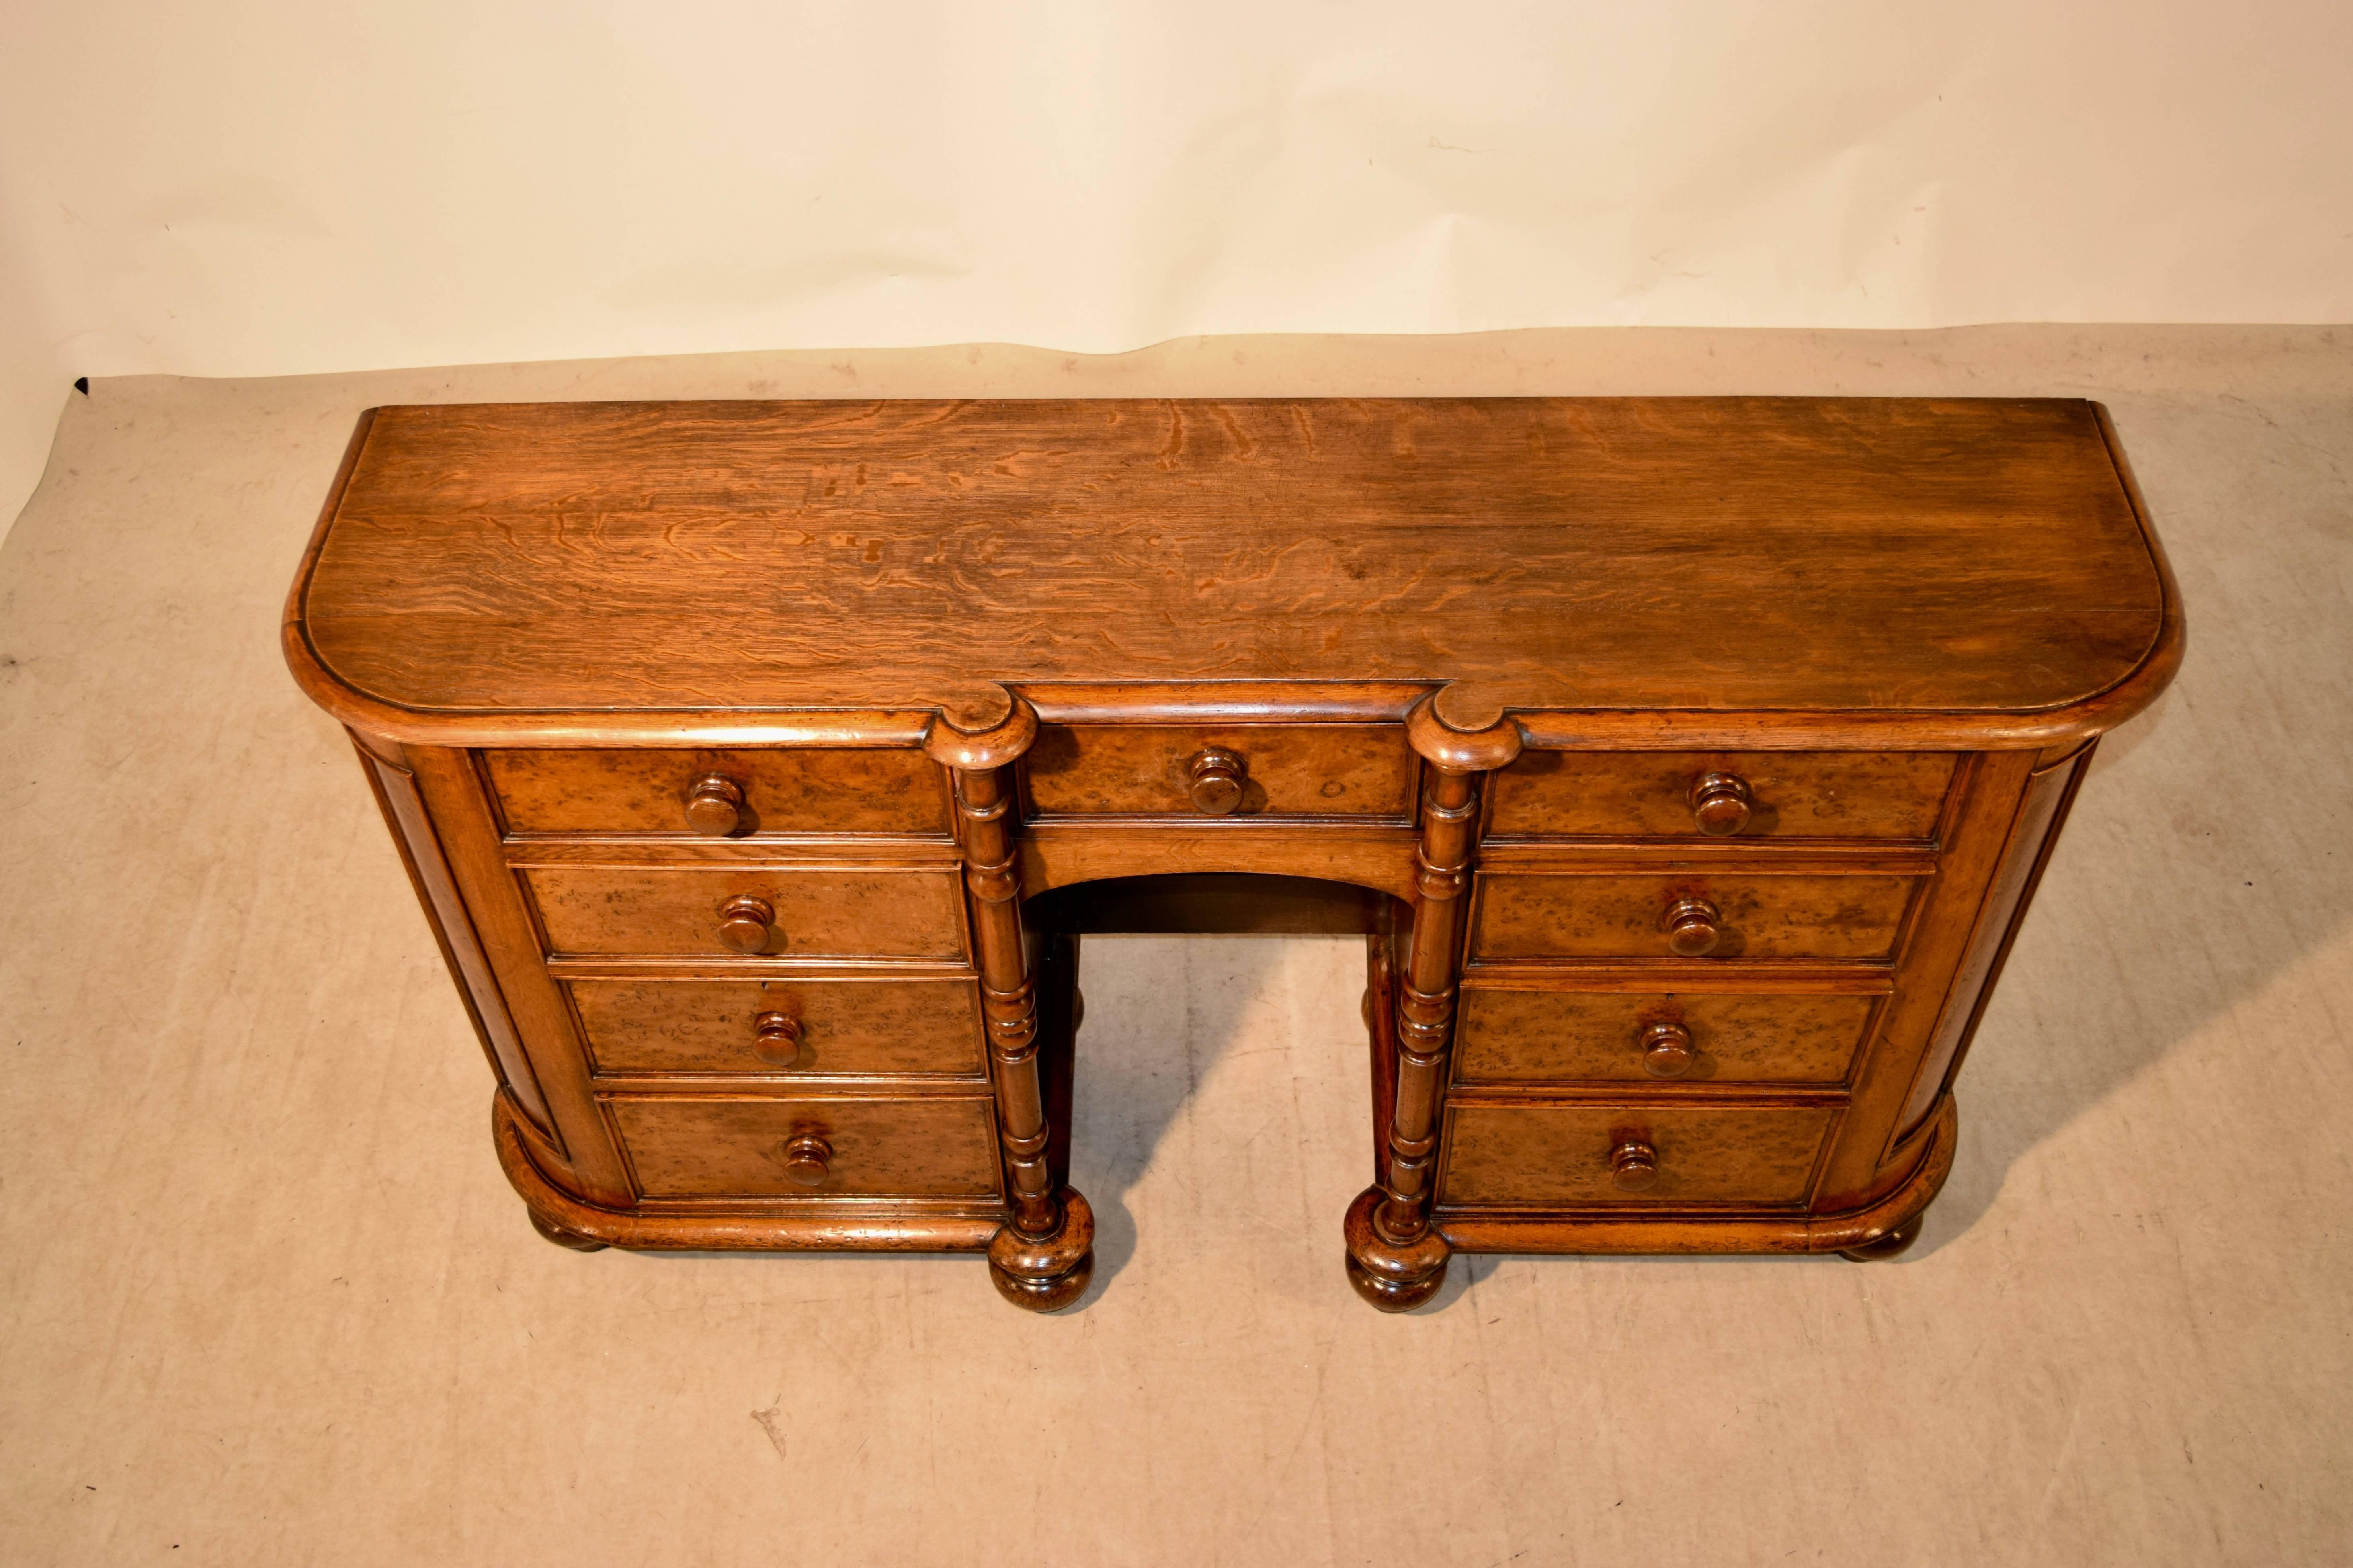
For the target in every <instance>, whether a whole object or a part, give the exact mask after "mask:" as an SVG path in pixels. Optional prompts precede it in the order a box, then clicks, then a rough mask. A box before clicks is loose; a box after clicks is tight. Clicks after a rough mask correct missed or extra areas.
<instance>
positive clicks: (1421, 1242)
mask: <svg viewBox="0 0 2353 1568" xmlns="http://www.w3.org/2000/svg"><path fill="white" fill-rule="evenodd" d="M1386 1196H1387V1194H1384V1193H1383V1192H1382V1191H1381V1189H1380V1188H1378V1187H1367V1188H1366V1189H1365V1190H1364V1191H1363V1192H1361V1193H1359V1194H1356V1202H1354V1203H1352V1204H1350V1205H1348V1215H1347V1218H1346V1219H1345V1220H1343V1221H1342V1222H1341V1234H1342V1236H1343V1237H1345V1239H1346V1242H1347V1248H1348V1250H1347V1267H1348V1283H1349V1284H1350V1285H1353V1286H1355V1287H1356V1294H1357V1295H1359V1296H1362V1297H1363V1298H1364V1299H1365V1300H1367V1301H1369V1302H1371V1303H1372V1304H1373V1305H1374V1306H1376V1307H1377V1308H1379V1309H1380V1310H1382V1311H1384V1312H1409V1311H1411V1310H1413V1309H1414V1308H1416V1307H1419V1306H1420V1305H1421V1304H1422V1303H1423V1302H1424V1301H1427V1300H1430V1298H1431V1297H1432V1296H1435V1295H1437V1294H1438V1288H1439V1287H1440V1286H1441V1285H1443V1284H1445V1283H1446V1260H1447V1259H1448V1258H1451V1257H1452V1256H1453V1250H1454V1249H1453V1248H1451V1247H1448V1246H1447V1245H1446V1242H1445V1239H1444V1238H1443V1237H1440V1235H1439V1234H1438V1232H1436V1231H1435V1230H1425V1231H1423V1232H1422V1233H1421V1235H1420V1236H1419V1237H1415V1238H1414V1239H1413V1240H1411V1241H1409V1242H1403V1243H1399V1242H1394V1241H1391V1240H1389V1239H1388V1237H1385V1236H1383V1235H1382V1234H1381V1233H1380V1230H1379V1228H1378V1227H1377V1226H1375V1225H1374V1224H1373V1215H1374V1213H1375V1211H1377V1209H1378V1208H1379V1207H1380V1205H1381V1204H1382V1202H1383V1201H1384V1200H1385V1198H1386Z"/></svg>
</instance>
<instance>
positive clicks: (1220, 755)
mask: <svg viewBox="0 0 2353 1568" xmlns="http://www.w3.org/2000/svg"><path fill="white" fill-rule="evenodd" d="M1185 772H1186V774H1187V777H1188V778H1189V779H1190V780H1191V783H1190V784H1188V785H1187V792H1188V793H1189V794H1190V795H1192V797H1193V809H1194V810H1196V811H1205V812H1208V814H1209V815H1210V816H1227V815H1228V814H1229V813H1230V812H1232V810H1233V809H1234V807H1236V806H1238V805H1241V803H1242V780H1243V778H1244V777H1245V776H1247V770H1246V764H1245V763H1243V762H1242V758H1241V753H1240V752H1229V751H1228V750H1226V749H1225V748H1224V747H1223V746H1204V747H1202V748H1201V749H1200V750H1199V751H1198V752H1194V753H1193V755H1192V759H1191V760H1190V761H1188V762H1187V763H1186V764H1185Z"/></svg>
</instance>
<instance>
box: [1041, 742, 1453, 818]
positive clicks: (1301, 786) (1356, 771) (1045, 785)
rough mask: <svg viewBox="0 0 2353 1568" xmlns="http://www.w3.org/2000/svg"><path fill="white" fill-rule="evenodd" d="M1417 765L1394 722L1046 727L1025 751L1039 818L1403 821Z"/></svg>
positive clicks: (1408, 809) (1409, 812)
mask: <svg viewBox="0 0 2353 1568" xmlns="http://www.w3.org/2000/svg"><path fill="white" fill-rule="evenodd" d="M1416 768H1417V763H1416V759H1415V757H1414V754H1413V752H1412V750H1411V749H1410V748H1409V747H1408V746H1407V745H1406V741H1405V731H1404V730H1403V729H1402V728H1401V727H1400V726H1398V725H1394V724H1244V725H1234V726H1229V727H1227V728H1223V729H1210V728H1195V727H1189V726H1181V725H1167V726H1164V725H1144V724H1137V725H1124V724H1076V725H1066V724H1048V725H1046V726H1044V727H1043V728H1042V729H1040V730H1039V732H1038V740H1037V742H1036V743H1035V744H1034V745H1032V746H1031V747H1030V749H1029V799H1030V804H1031V805H1034V806H1035V807H1036V808H1037V811H1038V814H1039V816H1345V817H1357V818H1365V817H1371V818H1382V817H1387V818H1393V819H1396V820H1398V821H1403V820H1405V819H1406V818H1408V817H1409V816H1411V815H1412V812H1413V785H1414V779H1415V777H1416Z"/></svg>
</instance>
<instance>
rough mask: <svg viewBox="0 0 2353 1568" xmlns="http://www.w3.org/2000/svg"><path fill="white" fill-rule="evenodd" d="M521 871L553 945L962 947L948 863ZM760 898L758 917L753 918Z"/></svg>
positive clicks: (954, 953)
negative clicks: (900, 867) (821, 867)
mask: <svg viewBox="0 0 2353 1568" xmlns="http://www.w3.org/2000/svg"><path fill="white" fill-rule="evenodd" d="M521 875H522V879H523V881H524V884H525V885H526V886H528V887H529V888H530V889H531V896H532V900H533V903H535V904H536V905H537V906H538V908H539V918H540V923H541V924H542V925H543V927H544V928H545V929H546V931H547V945H548V951H549V952H554V953H576V954H583V955H596V954H616V955H618V954H638V955H643V956H649V957H676V958H698V959H701V958H724V957H727V956H729V955H730V954H740V955H744V956H752V957H762V956H765V957H785V958H931V959H945V960H951V961H955V962H958V963H961V962H962V961H963V959H964V956H965V938H964V897H963V889H962V885H961V879H960V873H958V872H957V871H956V870H955V869H954V868H944V867H925V868H920V869H913V870H887V869H877V868H862V867H861V868H843V869H828V870H806V871H804V870H786V869H781V868H774V867H759V866H753V867H677V868H671V867H659V868H653V867H649V868H633V867H615V866H531V867H526V868H523V869H522V873H521ZM738 900H746V901H747V902H745V903H742V904H739V903H738ZM763 910H765V913H766V914H767V916H768V917H769V918H767V919H765V920H761V919H758V918H757V917H758V915H759V914H760V913H761V912H762V911H763ZM731 938H732V939H733V940H731Z"/></svg>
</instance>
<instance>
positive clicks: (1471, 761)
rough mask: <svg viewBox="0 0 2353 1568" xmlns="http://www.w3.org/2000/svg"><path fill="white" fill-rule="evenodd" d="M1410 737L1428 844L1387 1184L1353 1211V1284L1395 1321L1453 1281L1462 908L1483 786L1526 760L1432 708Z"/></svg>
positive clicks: (1421, 710) (1497, 731) (1402, 1024)
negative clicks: (1448, 1232) (1453, 1057)
mask: <svg viewBox="0 0 2353 1568" xmlns="http://www.w3.org/2000/svg"><path fill="white" fill-rule="evenodd" d="M1406 734H1407V737H1408V739H1409V740H1410V741H1411V742H1412V743H1413V748H1414V750H1415V751H1416V752H1419V753H1420V755H1421V758H1422V761H1423V762H1424V763H1427V764H1428V766H1427V767H1426V768H1425V769H1424V773H1425V774H1426V775H1427V776H1426V780H1425V783H1424V784H1423V788H1422V796H1421V843H1420V845H1419V847H1417V848H1416V849H1415V851H1414V870H1415V877H1414V893H1415V897H1414V910H1413V936H1412V939H1411V942H1409V945H1408V948H1407V952H1406V960H1405V965H1404V970H1403V973H1400V974H1399V975H1398V977H1397V1014H1396V1019H1397V1075H1396V1083H1397V1089H1396V1100H1395V1101H1394V1103H1393V1104H1392V1106H1391V1107H1390V1113H1389V1117H1388V1128H1389V1133H1388V1151H1387V1159H1386V1161H1385V1163H1384V1166H1383V1171H1382V1174H1381V1179H1380V1181H1379V1182H1378V1183H1377V1184H1375V1185H1373V1186H1371V1187H1367V1188H1366V1190H1365V1191H1364V1192H1363V1193H1361V1194H1358V1195H1357V1198H1356V1202H1355V1203H1353V1204H1351V1205H1348V1215H1347V1219H1346V1222H1345V1227H1344V1234H1345V1237H1346V1239H1347V1248H1348V1250H1347V1261H1348V1281H1349V1283H1350V1284H1352V1285H1354V1286H1355V1287H1356V1293H1357V1294H1358V1295H1360V1296H1362V1297H1364V1299H1365V1300H1367V1301H1370V1302H1371V1303H1372V1304H1373V1305H1374V1306H1376V1307H1378V1308H1380V1309H1381V1310H1383V1311H1388V1312H1402V1311H1405V1310H1408V1309H1409V1308H1413V1307H1417V1306H1419V1305H1420V1304H1421V1303H1422V1302H1424V1301H1427V1300H1430V1297H1432V1296H1434V1295H1436V1294H1437V1293H1438V1288H1439V1287H1440V1285H1441V1284H1443V1283H1445V1279H1446V1260H1447V1258H1448V1256H1449V1252H1450V1249H1449V1248H1448V1247H1447V1245H1446V1243H1445V1241H1444V1239H1443V1238H1441V1237H1440V1236H1439V1235H1438V1233H1437V1232H1436V1231H1434V1230H1432V1229H1431V1228H1430V1194H1431V1187H1432V1184H1433V1181H1434V1178H1435V1175H1436V1173H1437V1168H1438V1152H1439V1132H1440V1126H1441V1122H1440V1116H1439V1110H1440V1100H1441V1099H1442V1097H1443V1095H1444V1093H1445V1088H1446V1053H1447V1050H1448V1048H1449V1047H1451V1045H1452V1044H1453V1040H1454V1001H1455V995H1456V993H1457V992H1458V991H1459V990H1460V989H1461V976H1462V911H1463V904H1464V900H1465V898H1466V896H1467V895H1468V893H1469V891H1470V888H1471V861H1472V853H1473V850H1474V849H1475V847H1476V846H1477V844H1478V839H1479V793H1480V790H1479V786H1480V783H1481V779H1482V775H1484V774H1485V773H1489V772H1491V771H1493V769H1496V768H1500V767H1504V766H1506V765H1508V764H1509V763H1511V761H1512V759H1514V757H1516V756H1518V755H1519V753H1520V735H1519V731H1517V730H1516V729H1514V727H1513V726H1512V725H1511V724H1510V723H1509V722H1507V721H1501V720H1498V721H1496V722H1495V723H1494V724H1493V725H1492V726H1490V727H1489V728H1487V729H1484V730H1482V731H1476V732H1472V733H1466V732H1464V731H1458V730H1455V729H1453V728H1452V727H1451V726H1449V725H1447V724H1446V723H1445V722H1444V721H1441V720H1440V718H1439V717H1438V715H1437V713H1436V712H1435V711H1434V705H1433V702H1432V701H1431V700H1424V701H1423V702H1422V703H1421V704H1420V705H1419V706H1418V707H1416V708H1415V709H1414V710H1413V712H1412V713H1411V714H1409V716H1408V717H1407V720H1406Z"/></svg>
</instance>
